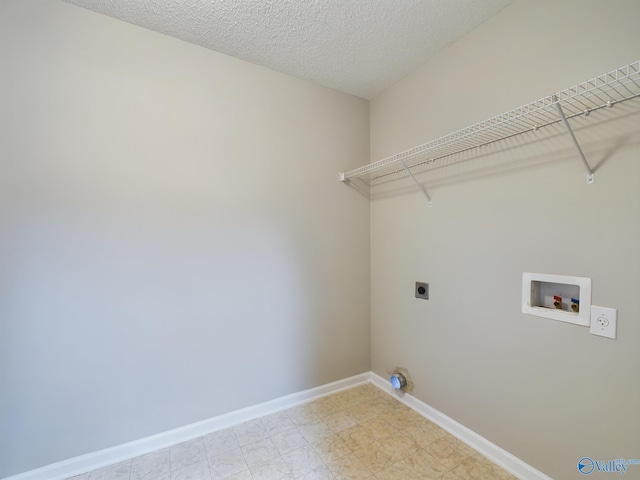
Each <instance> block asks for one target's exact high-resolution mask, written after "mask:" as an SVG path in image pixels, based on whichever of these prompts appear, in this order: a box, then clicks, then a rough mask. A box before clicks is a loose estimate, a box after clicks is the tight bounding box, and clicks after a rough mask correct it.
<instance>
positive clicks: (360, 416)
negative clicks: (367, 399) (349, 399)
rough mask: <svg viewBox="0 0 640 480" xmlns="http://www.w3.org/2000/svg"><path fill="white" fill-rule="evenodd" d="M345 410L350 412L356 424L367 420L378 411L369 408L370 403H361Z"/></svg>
mask: <svg viewBox="0 0 640 480" xmlns="http://www.w3.org/2000/svg"><path fill="white" fill-rule="evenodd" d="M344 411H345V412H347V413H348V414H349V416H350V417H351V418H352V419H353V420H354V421H355V422H356V424H358V423H362V422H365V421H367V420H370V419H372V418H374V417H375V416H376V413H375V412H374V411H373V410H371V408H369V405H368V403H359V404H358V405H354V406H352V407H350V408H348V409H346V410H344Z"/></svg>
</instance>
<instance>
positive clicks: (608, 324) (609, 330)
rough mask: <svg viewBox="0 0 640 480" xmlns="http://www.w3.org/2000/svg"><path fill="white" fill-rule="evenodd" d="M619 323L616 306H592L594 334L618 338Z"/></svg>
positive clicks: (592, 329) (592, 330)
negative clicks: (617, 327)
mask: <svg viewBox="0 0 640 480" xmlns="http://www.w3.org/2000/svg"><path fill="white" fill-rule="evenodd" d="M617 323H618V310H616V309H615V308H607V307H596V306H595V305H592V306H591V327H590V329H589V331H590V332H591V334H592V335H600V336H601V337H607V338H612V339H613V340H615V339H616V326H617Z"/></svg>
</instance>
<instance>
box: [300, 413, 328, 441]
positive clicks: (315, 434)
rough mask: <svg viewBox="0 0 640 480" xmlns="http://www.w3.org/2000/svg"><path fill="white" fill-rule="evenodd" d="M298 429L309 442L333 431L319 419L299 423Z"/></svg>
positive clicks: (320, 438)
mask: <svg viewBox="0 0 640 480" xmlns="http://www.w3.org/2000/svg"><path fill="white" fill-rule="evenodd" d="M298 430H299V431H300V433H302V435H303V436H304V438H305V439H306V440H307V442H309V443H315V442H319V441H320V440H322V439H323V438H326V437H328V436H329V435H331V434H332V433H333V432H332V431H331V429H330V428H329V426H328V425H327V424H326V423H324V422H323V421H322V420H320V419H318V420H316V421H314V422H311V423H305V424H303V425H299V426H298Z"/></svg>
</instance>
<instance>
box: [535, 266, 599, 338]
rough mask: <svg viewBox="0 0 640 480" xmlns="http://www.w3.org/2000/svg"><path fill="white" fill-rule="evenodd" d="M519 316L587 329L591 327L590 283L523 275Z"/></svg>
mask: <svg viewBox="0 0 640 480" xmlns="http://www.w3.org/2000/svg"><path fill="white" fill-rule="evenodd" d="M522 313H526V314H528V315H536V316H538V317H544V318H551V319H553V320H560V321H561V322H568V323H575V324H576V325H583V326H585V327H588V326H589V325H590V323H591V279H590V278H586V277H570V276H565V275H551V274H548V273H530V272H524V273H523V274H522Z"/></svg>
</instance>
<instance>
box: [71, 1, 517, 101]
mask: <svg viewBox="0 0 640 480" xmlns="http://www.w3.org/2000/svg"><path fill="white" fill-rule="evenodd" d="M65 1H67V2H68V3H73V4H75V5H79V6H81V7H85V8H88V9H90V10H94V11H96V12H99V13H103V14H106V15H109V16H111V17H115V18H118V19H120V20H124V21H126V22H129V23H132V24H134V25H139V26H141V27H144V28H147V29H150V30H155V31H157V32H161V33H164V34H166V35H170V36H172V37H176V38H179V39H182V40H186V41H187V42H191V43H195V44H197V45H201V46H203V47H206V48H210V49H212V50H216V51H218V52H222V53H225V54H227V55H231V56H234V57H237V58H240V59H243V60H247V61H249V62H252V63H256V64H258V65H264V66H266V67H269V68H271V69H273V70H277V71H279V72H283V73H287V74H290V75H293V76H296V77H299V78H303V79H305V80H310V81H312V82H315V83H318V84H321V85H324V86H327V87H331V88H335V89H336V90H340V91H343V92H347V93H351V94H353V95H357V96H359V97H363V98H372V97H374V96H376V95H377V94H379V93H380V92H382V91H383V90H385V89H386V88H388V87H390V86H391V85H393V84H394V83H395V82H397V81H398V80H400V79H401V78H403V77H404V76H405V75H407V74H408V73H410V72H411V71H413V70H414V69H416V68H417V67H418V66H419V65H420V64H422V63H424V62H425V61H426V59H427V58H428V57H429V56H431V55H433V54H434V53H435V52H437V51H439V50H441V49H443V48H444V47H446V46H447V45H450V44H451V43H453V42H455V41H456V40H457V39H459V38H460V37H462V36H463V35H465V34H466V33H467V32H469V31H470V30H472V29H473V28H475V27H477V26H478V25H480V24H481V23H482V22H484V21H485V20H487V19H488V18H489V17H491V16H492V15H494V14H495V13H497V12H498V11H499V10H501V9H502V8H504V7H505V6H507V5H508V4H510V3H512V1H513V0H188V1H187V0H65Z"/></svg>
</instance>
